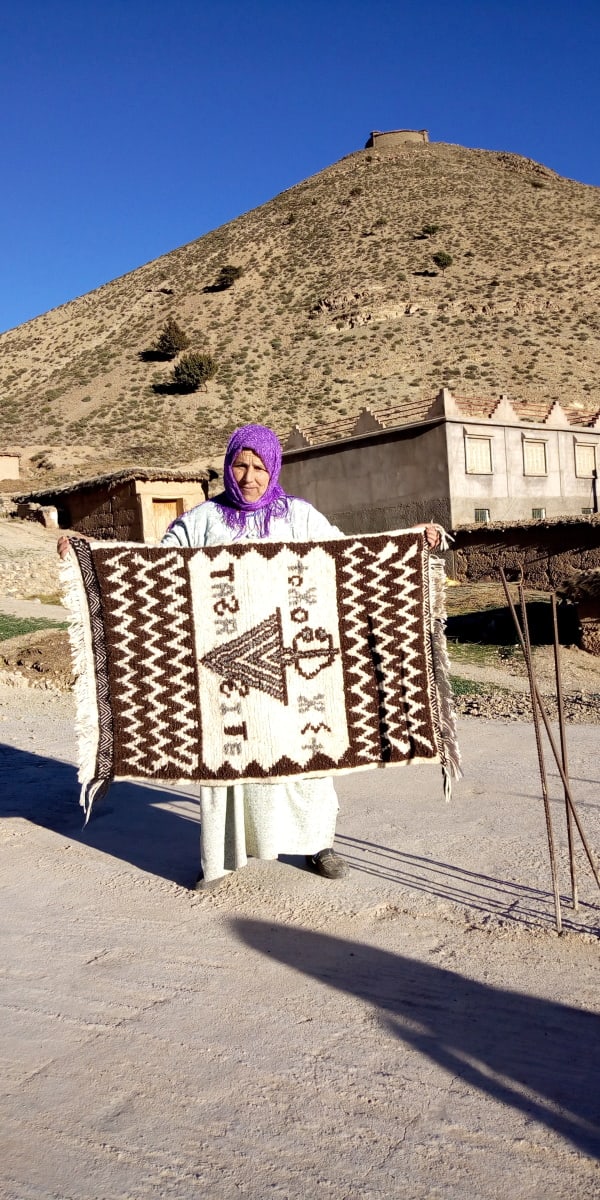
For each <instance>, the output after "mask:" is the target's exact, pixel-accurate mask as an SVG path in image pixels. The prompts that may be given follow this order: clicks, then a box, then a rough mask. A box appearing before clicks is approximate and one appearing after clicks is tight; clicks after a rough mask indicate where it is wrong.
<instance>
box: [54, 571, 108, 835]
mask: <svg viewBox="0 0 600 1200" xmlns="http://www.w3.org/2000/svg"><path fill="white" fill-rule="evenodd" d="M60 584H61V591H62V597H63V601H64V605H65V608H66V609H67V614H68V621H69V642H70V645H71V656H72V662H73V668H74V672H75V684H74V688H73V691H74V695H75V706H76V715H75V728H76V730H77V767H78V770H77V778H78V780H79V783H80V784H81V785H82V786H81V792H80V797H79V801H80V804H81V806H82V808H83V810H84V812H85V813H86V819H85V820H86V824H87V822H88V820H89V815H90V811H91V806H92V801H93V799H94V796H95V795H96V793H97V791H98V787H97V783H102V782H103V781H102V780H100V781H96V780H95V774H96V761H97V756H98V738H99V725H98V704H97V698H96V675H95V671H94V656H93V652H92V637H91V630H90V625H89V618H88V608H87V599H86V594H85V588H84V585H83V580H82V578H81V571H80V569H79V563H78V561H77V558H76V556H75V554H74V553H73V551H72V550H70V551H69V553H68V555H67V557H66V558H63V559H62V561H61V564H60ZM90 791H91V793H92V794H91V799H90V798H89V793H90Z"/></svg>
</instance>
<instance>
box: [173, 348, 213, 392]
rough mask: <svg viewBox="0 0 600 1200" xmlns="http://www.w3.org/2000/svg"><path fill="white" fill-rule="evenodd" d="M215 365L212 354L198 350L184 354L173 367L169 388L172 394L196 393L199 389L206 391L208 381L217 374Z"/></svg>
mask: <svg viewBox="0 0 600 1200" xmlns="http://www.w3.org/2000/svg"><path fill="white" fill-rule="evenodd" d="M217 370H218V368H217V363H216V360H215V359H214V358H213V356H212V354H208V353H207V352H202V351H198V350H190V353H189V354H184V355H183V356H182V358H180V360H179V362H178V363H176V364H175V366H174V367H173V373H172V376H171V387H172V390H173V391H174V392H197V391H198V389H199V388H204V389H205V390H206V384H207V383H208V381H209V379H213V378H214V376H215V375H216V373H217Z"/></svg>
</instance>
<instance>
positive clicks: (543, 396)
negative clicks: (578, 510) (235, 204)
mask: <svg viewBox="0 0 600 1200" xmlns="http://www.w3.org/2000/svg"><path fill="white" fill-rule="evenodd" d="M440 252H445V253H447V254H449V255H451V257H452V263H451V265H450V266H448V267H447V269H445V270H442V269H440V268H439V267H436V265H435V263H434V259H433V256H434V255H435V254H439V253H440ZM230 264H232V265H234V266H237V267H241V268H242V271H243V274H242V275H241V276H240V278H238V279H237V280H236V282H235V283H234V284H233V286H231V287H229V288H227V289H225V290H218V288H217V286H216V285H217V281H218V279H219V275H220V272H221V268H222V267H223V266H225V265H230ZM599 282H600V189H597V188H593V187H589V186H586V185H584V184H581V183H577V182H574V181H573V180H569V179H563V178H561V177H559V176H557V175H556V174H554V173H553V172H552V171H550V170H549V169H547V168H546V167H544V166H541V165H539V164H537V163H535V162H533V161H531V160H529V159H524V158H521V157H519V156H517V155H513V154H508V153H498V152H492V151H483V150H470V149H465V148H463V147H461V146H453V145H445V144H442V143H429V144H427V145H414V146H410V145H407V146H405V147H402V148H400V149H399V148H396V149H395V150H394V152H393V153H390V152H388V153H384V152H383V151H380V150H375V149H371V150H364V151H359V152H357V153H355V154H352V155H350V156H349V157H347V158H345V159H342V160H341V161H340V162H337V163H335V164H334V165H333V166H331V167H328V168H327V169H326V170H324V171H322V172H320V173H319V174H318V175H315V176H313V177H312V178H310V179H307V180H305V181H304V182H303V183H300V184H298V185H297V186H295V187H293V188H291V189H290V190H289V191H286V192H283V193H282V194H281V195H279V196H276V197H275V198H274V199H273V200H271V201H269V202H268V203H267V204H264V205H262V206H261V207H260V208H258V209H255V210H253V211H251V212H249V213H246V214H245V215H243V216H241V217H239V218H237V219H236V220H235V221H232V222H231V223H229V224H228V225H224V226H222V227H221V228H219V229H216V230H214V231H213V232H211V233H208V234H206V235H205V236H204V237H202V238H200V239H199V240H198V241H195V242H192V243H190V244H189V245H186V246H183V247H181V248H180V249H178V250H174V251H172V252H171V253H170V254H167V255H165V256H164V257H162V258H159V259H157V260H156V261H154V262H151V263H149V264H147V265H146V266H143V267H140V268H139V269H137V270H135V271H133V272H131V273H130V274H128V275H126V276H123V277H122V278H120V279H116V280H114V281H113V282H111V283H107V284H105V285H104V286H103V287H101V288H98V289H97V290H96V291H94V292H91V293H90V294H89V295H86V296H82V297H80V298H79V299H76V300H73V301H71V302H70V303H68V304H65V305H63V306H61V307H60V308H57V309H55V310H53V311H51V312H48V313H46V314H44V315H43V316H40V317H37V318H36V319H35V320H33V321H30V322H28V323H27V324H25V325H22V326H20V327H18V328H16V329H14V330H11V331H9V332H7V333H5V334H3V335H2V336H0V363H1V370H0V421H1V427H2V442H3V446H2V449H8V448H10V449H19V450H23V451H24V452H25V455H26V466H28V468H29V469H28V470H27V477H28V478H29V479H31V477H32V476H34V477H35V479H36V481H37V480H39V481H40V482H41V481H42V480H43V481H44V482H46V481H50V480H52V481H54V480H55V479H60V478H66V477H72V476H73V475H74V474H76V475H78V476H83V475H86V474H90V473H94V472H97V471H98V470H104V469H112V468H117V467H121V466H124V465H126V464H129V463H132V462H137V463H139V462H140V461H142V462H143V463H144V464H145V465H147V466H151V465H157V466H170V467H177V466H182V465H188V464H189V465H192V464H195V465H199V464H203V465H204V464H206V463H208V462H211V461H215V460H216V459H217V458H218V456H219V455H220V452H221V450H222V448H223V445H224V443H225V440H226V437H227V435H228V433H229V431H230V430H231V428H232V427H234V426H235V425H237V424H241V423H242V422H244V421H248V420H259V421H265V422H268V423H270V424H272V425H273V426H274V427H275V428H276V429H277V430H278V432H279V433H280V434H281V435H282V436H283V437H285V436H286V434H287V432H288V430H289V429H290V428H291V426H292V425H294V424H295V423H299V424H300V425H308V426H314V425H315V424H318V423H319V422H321V421H328V422H331V421H340V422H342V423H343V420H344V418H346V417H348V416H351V415H353V414H355V413H357V412H358V411H359V410H360V409H361V408H362V407H363V406H364V405H369V406H371V407H375V408H377V409H378V410H381V409H385V408H387V407H397V406H398V405H400V406H402V405H403V404H404V403H407V402H410V404H414V402H415V400H424V399H425V398H427V397H429V396H433V394H434V393H435V392H436V391H437V390H438V388H439V387H440V386H441V385H442V384H447V385H448V386H450V387H451V388H452V390H453V391H454V392H455V393H457V394H458V395H463V396H464V395H467V396H491V397H494V396H497V395H498V394H499V393H500V392H506V393H507V394H509V395H510V397H511V399H512V400H513V402H516V403H517V405H522V406H523V407H524V408H525V409H527V408H530V410H531V412H532V413H534V412H540V411H545V409H546V408H547V407H549V406H550V404H551V402H552V401H553V400H554V399H560V400H561V403H563V405H565V406H566V407H567V409H568V410H569V411H570V414H571V417H572V418H573V419H579V420H581V419H588V418H589V416H591V414H592V413H594V412H596V411H597V410H598V408H599V407H600V339H599V336H598V334H599V330H600V314H599V312H598V284H599ZM169 314H172V315H173V316H174V317H175V318H176V319H177V321H178V322H179V324H180V325H181V326H182V327H183V329H184V330H185V332H186V333H187V334H188V335H189V337H190V339H191V344H192V348H196V349H209V350H210V351H211V353H212V354H214V356H215V357H216V359H217V362H218V367H219V369H218V374H217V376H216V378H215V379H213V380H212V381H211V382H210V383H209V384H208V387H207V391H206V392H196V393H193V394H191V395H184V396H176V395H173V394H171V393H169V391H168V388H166V389H164V390H162V391H161V387H163V388H164V384H165V383H166V382H167V381H168V378H169V375H170V371H171V366H172V364H170V363H167V362H157V361H152V357H153V356H152V355H151V354H148V353H147V352H148V351H149V350H151V348H152V346H153V344H154V342H155V340H156V337H157V335H158V334H159V332H160V330H161V329H162V327H163V325H164V323H165V320H166V318H167V316H168V315H169ZM157 389H158V390H157Z"/></svg>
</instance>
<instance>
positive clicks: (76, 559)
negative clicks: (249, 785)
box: [65, 531, 460, 810]
mask: <svg viewBox="0 0 600 1200" xmlns="http://www.w3.org/2000/svg"><path fill="white" fill-rule="evenodd" d="M71 546H72V549H73V551H74V556H70V562H69V563H68V564H67V566H66V567H65V575H66V576H67V577H68V578H67V579H66V583H67V593H68V594H67V599H68V600H69V601H70V604H71V609H72V639H73V648H74V652H75V655H76V666H77V670H78V674H79V680H80V682H79V684H78V692H77V699H78V704H79V709H80V711H79V727H80V729H81V731H82V738H81V743H80V781H81V783H82V801H83V803H84V807H85V808H86V810H89V806H90V801H91V798H92V797H93V793H94V791H95V789H98V788H101V789H102V790H104V788H105V786H106V785H107V784H108V782H109V781H110V780H111V779H114V778H117V777H118V778H146V779H154V780H160V779H163V780H168V779H188V780H197V781H199V782H201V783H205V784H215V785H218V784H228V783H237V782H249V781H252V782H268V781H270V780H271V781H274V780H278V779H282V778H290V777H297V778H311V777H313V778H314V777H319V776H325V775H334V774H337V773H339V772H346V771H349V770H356V769H366V768H368V767H373V766H386V767H387V766H393V765H397V764H401V763H415V762H427V761H428V762H441V764H442V768H443V773H444V780H445V790H446V792H447V793H448V790H449V781H450V778H451V777H452V776H454V777H456V776H457V775H458V774H459V773H460V771H459V752H458V745H457V741H456V727H455V720H454V713H453V709H452V703H451V694H450V687H449V679H448V660H447V655H446V649H445V637H444V578H443V564H442V565H441V566H440V565H437V563H436V560H435V559H433V558H432V556H431V555H430V554H429V551H428V550H427V547H426V544H425V539H424V537H423V535H422V533H415V532H413V531H407V532H402V531H400V532H398V533H383V534H369V535H364V536H362V537H348V538H341V539H334V540H327V541H322V542H318V543H309V542H293V543H286V542H283V543H278V542H270V543H267V542H262V543H261V542H255V543H244V544H239V543H237V542H233V543H232V544H230V545H227V546H214V547H204V548H201V549H189V550H188V549H182V548H171V547H168V546H165V547H149V546H141V545H135V546H134V545H125V544H119V543H106V542H104V543H102V544H97V545H91V544H90V543H89V542H85V541H83V540H81V539H77V538H74V539H72V541H71ZM438 561H439V560H438ZM69 576H70V578H69ZM82 630H83V633H82Z"/></svg>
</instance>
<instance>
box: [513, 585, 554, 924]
mask: <svg viewBox="0 0 600 1200" xmlns="http://www.w3.org/2000/svg"><path fill="white" fill-rule="evenodd" d="M519 602H520V605H521V628H522V631H523V643H524V646H525V664H526V666H527V674H528V676H529V690H530V692H531V711H532V714H533V728H534V730H535V744H536V747H537V755H538V766H539V771H540V782H541V785H542V800H543V801H544V816H545V818H546V834H547V837H548V852H549V854H550V874H551V875H552V891H553V893H554V915H555V918H556V929H557V932H558V933H562V913H561V910H560V891H559V887H558V869H557V865H556V848H555V845H554V831H553V829H552V815H551V813H550V802H549V800H548V780H547V778H546V764H545V762H544V751H543V747H542V733H541V729H540V716H539V712H538V704H537V698H536V690H537V689H536V682H535V677H534V671H533V660H532V657H531V642H530V640H529V622H528V620H527V608H526V606H525V590H524V588H523V578H522V577H521V580H520V581H519Z"/></svg>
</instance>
